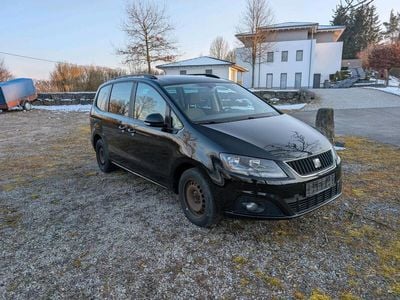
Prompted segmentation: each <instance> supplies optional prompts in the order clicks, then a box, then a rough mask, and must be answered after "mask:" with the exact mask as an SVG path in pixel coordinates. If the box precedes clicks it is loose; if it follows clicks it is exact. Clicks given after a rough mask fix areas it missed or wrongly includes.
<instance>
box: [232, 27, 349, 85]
mask: <svg viewBox="0 0 400 300" xmlns="http://www.w3.org/2000/svg"><path fill="white" fill-rule="evenodd" d="M261 29H262V31H263V32H265V34H266V39H267V42H266V44H265V46H266V48H267V50H266V51H267V53H266V55H265V57H264V58H263V59H262V60H261V62H260V59H258V61H257V62H258V63H257V64H256V66H255V72H254V73H255V77H254V87H255V88H274V89H275V88H276V89H286V88H300V87H307V88H310V87H314V88H319V87H320V86H321V84H322V83H323V82H324V81H325V80H329V74H334V73H335V72H336V71H340V69H341V61H342V50H343V42H339V41H338V39H339V37H340V36H341V35H342V33H343V31H344V30H345V27H344V26H330V25H319V24H318V23H310V22H287V23H280V24H275V25H271V26H267V27H263V28H261ZM251 36H252V34H250V33H240V34H237V35H236V37H237V38H238V39H239V40H240V41H241V42H242V43H243V45H244V47H243V48H239V49H237V50H236V61H237V63H238V64H240V65H242V66H244V67H245V68H247V69H248V70H249V72H248V73H246V74H245V75H244V77H243V85H244V86H245V87H251V79H252V73H251V69H252V68H251V65H250V64H249V63H248V62H245V61H247V59H246V56H247V55H246V53H248V50H246V48H245V47H246V46H248V45H249V43H248V41H249V38H250V37H251Z"/></svg>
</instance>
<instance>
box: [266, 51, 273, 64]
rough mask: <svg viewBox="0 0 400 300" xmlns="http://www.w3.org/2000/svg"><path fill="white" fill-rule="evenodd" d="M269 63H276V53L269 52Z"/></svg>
mask: <svg viewBox="0 0 400 300" xmlns="http://www.w3.org/2000/svg"><path fill="white" fill-rule="evenodd" d="M267 62H274V52H267Z"/></svg>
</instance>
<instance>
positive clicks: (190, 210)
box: [179, 168, 221, 227]
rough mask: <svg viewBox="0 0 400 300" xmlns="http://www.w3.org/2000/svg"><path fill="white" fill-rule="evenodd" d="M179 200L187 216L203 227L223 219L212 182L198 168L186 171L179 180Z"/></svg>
mask: <svg viewBox="0 0 400 300" xmlns="http://www.w3.org/2000/svg"><path fill="white" fill-rule="evenodd" d="M179 200H180V202H181V206H182V209H183V212H184V213H185V216H186V217H187V218H188V219H189V221H190V222H192V223H193V224H195V225H197V226H201V227H210V226H212V225H214V224H217V223H218V222H219V221H220V219H221V212H220V209H219V206H218V205H217V203H216V201H215V199H214V195H213V193H212V189H211V183H210V182H209V180H208V179H207V178H206V176H204V175H203V174H202V173H201V172H200V170H198V169H197V168H193V169H189V170H187V171H185V172H184V173H183V174H182V176H181V178H180V180H179Z"/></svg>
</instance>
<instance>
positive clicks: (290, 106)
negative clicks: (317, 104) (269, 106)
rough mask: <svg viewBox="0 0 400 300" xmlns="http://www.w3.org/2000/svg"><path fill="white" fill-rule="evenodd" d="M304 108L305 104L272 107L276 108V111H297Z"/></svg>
mask: <svg viewBox="0 0 400 300" xmlns="http://www.w3.org/2000/svg"><path fill="white" fill-rule="evenodd" d="M304 106H306V104H305V103H301V104H287V105H274V107H276V108H277V109H282V110H298V109H302V108H304Z"/></svg>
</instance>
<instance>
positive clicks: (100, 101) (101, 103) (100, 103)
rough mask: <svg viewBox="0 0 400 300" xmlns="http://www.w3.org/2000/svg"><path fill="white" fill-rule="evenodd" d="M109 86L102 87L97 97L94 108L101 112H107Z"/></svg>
mask: <svg viewBox="0 0 400 300" xmlns="http://www.w3.org/2000/svg"><path fill="white" fill-rule="evenodd" d="M110 90H111V85H107V86H105V87H102V88H101V89H100V91H99V93H98V95H97V101H96V106H97V107H98V108H99V109H101V110H103V111H107V110H108V109H107V108H108V105H107V104H108V96H109V95H110Z"/></svg>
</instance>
